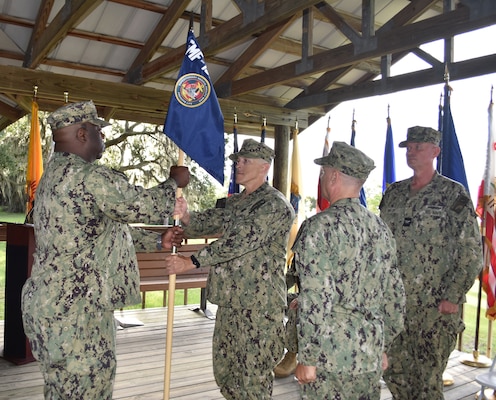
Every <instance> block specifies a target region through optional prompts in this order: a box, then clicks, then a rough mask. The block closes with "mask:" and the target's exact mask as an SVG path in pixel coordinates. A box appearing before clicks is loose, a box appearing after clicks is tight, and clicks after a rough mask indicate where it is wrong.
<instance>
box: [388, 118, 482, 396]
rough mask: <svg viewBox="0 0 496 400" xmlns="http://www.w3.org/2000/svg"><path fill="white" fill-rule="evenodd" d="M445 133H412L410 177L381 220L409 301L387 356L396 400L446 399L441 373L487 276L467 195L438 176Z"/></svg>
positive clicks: (391, 196) (391, 194) (394, 188)
mask: <svg viewBox="0 0 496 400" xmlns="http://www.w3.org/2000/svg"><path fill="white" fill-rule="evenodd" d="M440 139H441V133H440V132H438V131H436V130H434V129H432V128H425V127H420V126H415V127H412V128H409V129H408V132H407V140H406V141H403V142H401V143H400V145H399V146H400V147H406V149H407V152H406V160H407V164H408V166H409V167H410V168H412V169H413V177H411V178H409V179H406V180H403V181H400V182H396V183H393V184H391V185H390V186H389V187H388V189H387V190H386V193H385V194H384V197H383V199H382V202H381V205H380V210H381V217H382V218H383V219H384V221H385V222H386V223H387V224H388V225H389V227H390V228H391V231H392V232H393V235H394V237H395V239H396V245H397V251H398V268H399V269H400V271H401V274H402V277H403V282H404V284H405V291H406V296H407V302H406V317H405V330H404V331H403V332H402V333H401V334H400V335H399V336H398V337H397V338H396V339H395V341H394V342H393V345H392V347H391V348H390V349H389V351H388V358H389V365H390V368H389V369H388V370H387V371H386V372H385V374H384V379H385V380H386V383H387V385H388V387H389V389H390V391H391V393H392V394H393V398H394V399H397V400H408V399H411V400H422V399H428V400H441V399H443V378H442V375H443V372H444V370H445V368H446V365H447V362H448V358H449V356H450V354H451V352H452V351H453V349H454V348H455V344H456V337H457V334H458V333H460V332H461V331H462V330H463V329H464V324H463V321H462V319H461V310H462V307H461V306H462V304H463V303H464V302H465V294H466V292H467V291H468V290H469V289H470V287H471V286H472V285H473V284H474V280H475V279H476V277H477V274H478V273H479V271H481V268H482V251H481V242H480V232H479V228H478V225H477V220H476V215H475V212H474V208H473V205H472V202H471V200H470V197H469V195H468V193H467V191H466V190H465V189H464V187H463V186H462V185H461V184H459V183H457V182H454V181H452V180H451V179H448V178H446V177H444V176H441V175H439V174H438V173H437V172H436V170H435V169H434V166H433V161H434V160H435V159H436V158H437V156H438V155H439V152H440V148H439V141H440Z"/></svg>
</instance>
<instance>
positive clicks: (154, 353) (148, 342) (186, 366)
mask: <svg viewBox="0 0 496 400" xmlns="http://www.w3.org/2000/svg"><path fill="white" fill-rule="evenodd" d="M189 307H191V305H190V306H189ZM209 308H210V309H211V310H212V311H213V312H215V310H216V306H215V305H209ZM115 315H116V316H121V317H130V318H131V317H132V318H137V319H139V320H140V321H142V322H143V323H144V326H139V327H132V328H126V329H124V330H120V331H118V332H117V348H116V352H117V374H116V381H115V385H114V395H113V399H114V400H135V399H138V398H139V399H141V400H142V399H146V400H162V399H163V379H164V360H165V353H164V350H165V328H166V321H167V308H148V309H144V310H141V309H140V310H127V311H116V312H115ZM214 324H215V321H212V320H210V319H208V318H205V317H204V316H203V315H202V314H200V313H195V312H192V311H190V310H189V309H188V306H177V307H176V308H175V315H174V335H173V336H174V337H173V347H172V370H171V391H170V396H171V399H179V400H221V399H223V397H222V396H221V394H220V392H219V389H218V388H217V385H216V384H215V379H214V377H213V370H212V343H211V341H212V335H213V329H214ZM3 334H4V322H3V321H0V340H2V341H3ZM459 358H460V353H459V352H458V351H455V352H453V354H452V356H451V358H450V360H449V363H448V370H447V371H448V372H449V373H450V374H451V375H452V376H453V378H454V381H455V383H454V385H452V386H448V387H445V391H444V392H445V393H444V395H445V399H446V400H468V399H471V400H473V398H474V395H475V394H476V393H477V392H478V390H479V386H478V385H477V384H476V383H475V382H474V378H475V376H476V375H478V374H479V373H482V372H484V370H485V369H484V368H482V369H478V368H475V367H471V366H467V365H464V364H461V363H460V361H459ZM299 390H300V388H299V385H298V383H297V382H295V381H294V379H293V377H292V376H290V377H287V378H284V379H276V380H275V383H274V392H273V399H274V400H296V399H300V398H301V397H300V391H299ZM391 398H392V397H391V394H390V392H389V391H388V390H387V388H383V389H382V391H381V400H390V399H391ZM3 399H17V400H24V399H26V400H28V399H29V400H43V379H42V376H41V373H40V371H39V369H38V365H37V363H36V362H33V363H29V364H24V365H14V364H11V363H9V362H8V361H6V360H4V359H0V400H3Z"/></svg>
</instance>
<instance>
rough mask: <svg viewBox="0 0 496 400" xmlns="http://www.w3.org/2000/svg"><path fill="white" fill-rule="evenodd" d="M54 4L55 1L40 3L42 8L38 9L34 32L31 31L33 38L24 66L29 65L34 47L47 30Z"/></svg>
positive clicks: (30, 40)
mask: <svg viewBox="0 0 496 400" xmlns="http://www.w3.org/2000/svg"><path fill="white" fill-rule="evenodd" d="M53 2H54V0H42V1H41V3H40V8H38V16H37V17H36V20H35V22H34V26H33V30H32V31H31V37H30V38H29V44H28V47H27V51H26V54H25V56H24V63H23V65H24V66H28V65H29V60H30V59H31V56H32V51H33V46H34V44H35V43H36V41H37V40H38V39H39V37H40V36H41V35H42V33H43V32H44V31H45V29H46V26H47V23H48V17H49V16H50V11H52V7H53Z"/></svg>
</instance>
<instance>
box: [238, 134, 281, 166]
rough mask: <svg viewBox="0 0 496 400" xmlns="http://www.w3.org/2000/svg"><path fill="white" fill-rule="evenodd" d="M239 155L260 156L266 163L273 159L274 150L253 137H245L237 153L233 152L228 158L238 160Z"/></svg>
mask: <svg viewBox="0 0 496 400" xmlns="http://www.w3.org/2000/svg"><path fill="white" fill-rule="evenodd" d="M240 157H244V158H260V159H262V160H264V161H267V162H268V163H271V162H272V160H273V159H274V150H272V149H271V148H270V147H269V146H267V145H266V144H264V143H261V142H257V141H256V140H253V139H246V140H245V141H244V142H243V145H242V146H241V149H240V150H239V151H238V152H237V153H233V154H231V155H230V156H229V158H230V159H231V160H233V161H238V159H239V158H240Z"/></svg>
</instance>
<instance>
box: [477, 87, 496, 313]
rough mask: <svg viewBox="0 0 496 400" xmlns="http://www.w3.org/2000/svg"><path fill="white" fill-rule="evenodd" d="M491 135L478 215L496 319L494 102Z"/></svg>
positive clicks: (488, 290)
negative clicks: (480, 222) (480, 220)
mask: <svg viewBox="0 0 496 400" xmlns="http://www.w3.org/2000/svg"><path fill="white" fill-rule="evenodd" d="M488 114H489V118H488V122H489V124H488V125H489V129H488V131H489V134H488V142H487V157H486V168H485V171H484V178H483V181H482V184H481V187H480V189H479V201H478V204H477V213H478V214H479V216H480V217H481V219H482V234H483V236H484V270H483V272H482V287H483V288H484V291H485V292H486V295H487V311H486V317H487V318H489V319H492V320H494V319H496V304H495V300H496V298H495V297H496V231H495V219H494V216H495V208H494V206H495V202H494V196H495V195H496V190H495V170H494V166H495V159H496V158H495V156H496V143H495V142H494V120H493V101H492V96H491V102H490V104H489V109H488Z"/></svg>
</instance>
